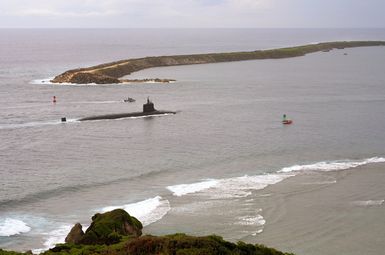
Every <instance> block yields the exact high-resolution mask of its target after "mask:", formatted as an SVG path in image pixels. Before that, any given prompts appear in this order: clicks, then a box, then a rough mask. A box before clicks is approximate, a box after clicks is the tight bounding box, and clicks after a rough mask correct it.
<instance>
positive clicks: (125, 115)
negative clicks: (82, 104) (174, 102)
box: [79, 111, 176, 121]
mask: <svg viewBox="0 0 385 255" xmlns="http://www.w3.org/2000/svg"><path fill="white" fill-rule="evenodd" d="M159 114H176V112H171V111H151V112H130V113H117V114H105V115H96V116H90V117H85V118H82V119H79V121H88V120H112V119H121V118H130V117H143V116H151V115H159Z"/></svg>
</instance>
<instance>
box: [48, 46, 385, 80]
mask: <svg viewBox="0 0 385 255" xmlns="http://www.w3.org/2000/svg"><path fill="white" fill-rule="evenodd" d="M365 46H385V41H342V42H325V43H318V44H309V45H302V46H297V47H288V48H279V49H271V50H256V51H250V52H229V53H208V54H193V55H174V56H158V57H145V58H136V59H127V60H121V61H116V62H111V63H106V64H101V65H97V66H92V67H87V68H79V69H73V70H69V71H66V72H64V73H62V74H60V75H58V76H56V77H55V78H54V79H52V80H51V82H53V83H58V84H60V83H75V84H87V83H95V84H114V83H122V82H128V81H129V80H121V79H119V78H121V77H123V76H125V75H129V74H131V73H133V72H137V71H140V70H143V69H147V68H151V67H161V66H177V65H194V64H208V63H219V62H231V61H242V60H256V59H278V58H291V57H299V56H304V55H306V54H308V53H313V52H318V51H322V52H327V51H330V50H332V49H344V48H351V47H365ZM152 80H153V81H157V82H170V81H172V80H169V79H164V80H162V79H144V80H136V82H146V81H152ZM134 81H135V80H134Z"/></svg>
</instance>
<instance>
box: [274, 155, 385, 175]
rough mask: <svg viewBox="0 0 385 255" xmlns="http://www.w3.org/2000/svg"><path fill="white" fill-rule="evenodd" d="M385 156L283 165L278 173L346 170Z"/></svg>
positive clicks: (378, 161)
mask: <svg viewBox="0 0 385 255" xmlns="http://www.w3.org/2000/svg"><path fill="white" fill-rule="evenodd" d="M383 162H385V158H382V157H373V158H367V159H363V160H337V161H322V162H317V163H314V164H309V165H294V166H290V167H284V168H282V169H281V170H280V171H278V172H280V173H289V172H295V171H336V170H346V169H349V168H355V167H359V166H363V165H367V164H371V163H383Z"/></svg>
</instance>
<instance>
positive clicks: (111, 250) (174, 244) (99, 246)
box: [0, 209, 290, 255]
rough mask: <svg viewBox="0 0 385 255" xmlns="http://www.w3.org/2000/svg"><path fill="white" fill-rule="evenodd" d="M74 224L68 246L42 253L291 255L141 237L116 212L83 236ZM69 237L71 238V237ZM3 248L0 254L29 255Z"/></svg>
mask: <svg viewBox="0 0 385 255" xmlns="http://www.w3.org/2000/svg"><path fill="white" fill-rule="evenodd" d="M81 228H82V227H81V225H80V224H79V223H77V224H75V226H74V227H73V228H72V230H71V231H70V233H69V234H68V236H67V238H66V243H65V244H58V245H56V246H55V247H54V248H52V249H50V250H48V251H46V252H44V253H42V254H43V255H98V254H100V255H148V254H158V255H290V254H289V253H283V252H280V251H277V250H275V249H273V248H268V247H265V246H263V245H258V244H256V245H253V244H246V243H244V242H238V243H237V244H235V243H231V242H227V241H225V240H223V238H222V237H220V236H216V235H211V236H204V237H194V236H188V235H186V234H173V235H166V236H159V237H158V236H151V235H146V236H140V235H141V234H142V232H141V229H142V223H141V222H140V221H138V220H137V219H136V218H134V217H131V216H130V215H129V214H128V213H127V212H126V211H124V210H122V209H116V210H113V211H111V212H106V213H103V214H100V213H97V214H95V215H94V216H93V217H92V223H91V226H90V227H89V228H88V229H87V231H86V233H83V231H82V229H81ZM69 237H70V238H69ZM28 254H31V252H27V253H18V252H12V251H3V250H1V249H0V255H28Z"/></svg>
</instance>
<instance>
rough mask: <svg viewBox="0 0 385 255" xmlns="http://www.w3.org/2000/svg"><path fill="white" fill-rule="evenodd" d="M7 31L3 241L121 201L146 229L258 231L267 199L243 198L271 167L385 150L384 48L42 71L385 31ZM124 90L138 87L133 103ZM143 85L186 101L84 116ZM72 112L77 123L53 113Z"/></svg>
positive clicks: (0, 42) (0, 73)
mask: <svg viewBox="0 0 385 255" xmlns="http://www.w3.org/2000/svg"><path fill="white" fill-rule="evenodd" d="M0 33H1V34H3V35H4V36H1V37H0V38H1V39H0V49H1V54H2V56H3V57H2V58H1V60H0V78H1V80H0V102H1V103H0V138H1V144H0V167H1V171H0V186H1V190H0V247H2V248H7V249H18V250H27V249H31V248H34V249H39V248H47V247H48V246H50V245H52V244H53V243H55V242H58V241H60V240H61V239H62V238H63V236H65V233H66V232H67V231H68V228H69V227H70V226H71V225H73V224H74V223H75V222H78V221H80V222H81V223H82V224H84V225H88V224H89V219H90V217H91V216H92V215H93V214H94V213H95V212H98V211H102V210H103V208H104V209H105V208H106V207H108V206H112V207H115V206H123V205H125V208H135V210H134V211H133V212H131V213H132V214H134V215H135V214H137V215H136V216H137V217H138V218H140V219H141V220H144V221H146V222H148V224H149V225H147V227H146V228H145V231H149V232H151V233H154V232H156V233H173V232H188V233H192V234H199V235H203V234H210V233H218V234H221V235H223V236H225V238H227V239H229V240H239V239H241V240H243V239H245V238H247V237H248V236H250V235H258V233H260V232H261V231H263V223H264V220H263V212H261V211H260V209H261V208H260V207H259V206H258V205H255V204H253V203H250V201H249V202H248V199H250V197H249V196H250V195H251V194H252V192H253V190H259V189H261V188H263V187H265V186H266V185H271V184H274V183H275V182H278V181H280V180H282V179H284V178H286V175H285V174H284V173H281V174H278V175H277V171H279V170H281V169H283V168H285V167H286V168H287V167H292V166H293V165H314V164H316V163H317V162H325V161H332V163H331V164H326V165H327V167H326V168H328V167H329V166H330V167H332V166H335V164H336V163H341V164H343V165H348V166H350V165H351V164H353V165H354V162H355V163H357V162H358V163H359V164H360V163H362V164H364V163H365V164H366V163H370V160H368V159H370V158H373V157H378V158H376V159H374V161H376V162H377V161H379V162H381V161H383V158H382V157H384V156H385V149H384V148H385V132H384V131H385V130H384V129H385V119H384V118H383V116H384V113H385V74H384V73H383V66H385V51H384V47H366V48H353V49H346V50H333V51H331V52H328V53H324V52H322V53H314V54H310V55H307V56H305V57H298V58H291V59H280V60H262V61H244V62H234V63H219V64H208V65H195V66H179V67H167V68H153V69H148V70H144V71H141V72H138V73H135V74H133V75H132V76H131V77H132V78H173V79H176V80H177V82H175V83H172V84H130V85H100V86H93V85H83V86H71V85H64V86H58V85H51V84H47V83H41V82H39V81H37V80H41V79H45V78H48V77H52V76H54V75H55V74H58V73H60V72H62V71H64V70H66V69H69V68H75V67H80V66H87V65H91V64H97V63H102V62H104V61H113V60H117V59H122V58H123V59H124V58H128V57H139V56H149V55H166V54H182V53H198V52H223V51H239V50H254V49H262V48H274V47H280V46H290V45H299V44H306V43H311V42H318V41H333V40H347V39H349V40H353V39H356V40H359V39H382V40H385V30H247V29H246V30H203V31H201V30H187V31H185V30H161V31H158V30H144V31H141V30H58V31H57V30H0ZM106 34H107V35H108V36H106ZM63 38H66V39H63ZM165 38H168V39H169V40H165ZM344 53H347V55H344ZM53 95H55V96H56V97H57V100H58V101H57V103H56V104H52V102H51V98H52V96H53ZM127 96H130V97H133V98H135V99H136V100H137V101H136V102H135V103H129V104H128V103H124V102H123V99H124V98H126V97H127ZM147 96H150V98H151V99H152V100H153V101H154V102H155V106H156V108H157V109H160V110H172V111H178V113H177V114H176V115H172V116H162V117H152V118H139V119H138V118H136V119H121V120H106V121H94V122H93V121H87V122H77V121H76V120H77V119H78V118H81V117H85V116H90V115H95V114H107V113H120V112H127V111H138V110H140V109H141V107H142V105H141V104H142V103H143V102H144V101H145V99H146V97H147ZM284 113H286V114H287V115H288V117H289V118H291V119H293V120H294V123H293V124H292V125H291V126H282V124H281V122H280V121H281V117H282V114H284ZM64 116H65V117H67V119H69V120H70V122H68V123H60V121H59V120H60V118H61V117H64ZM335 161H336V162H335ZM352 162H353V163H352ZM316 165H317V164H316ZM321 165H322V164H321ZM287 174H289V175H290V174H293V173H292V172H289V173H287ZM245 176H246V177H245ZM181 184H193V185H187V186H180V185H181ZM178 185H179V186H178ZM176 187H177V188H178V190H179V192H181V193H179V195H180V196H177V195H178V193H175V188H176ZM199 191H201V192H199ZM192 192H195V193H192ZM181 194H184V195H181ZM138 208H139V209H138ZM128 210H129V209H128ZM224 212H226V214H224ZM186 215H187V216H186ZM212 219H215V220H212ZM181 220H183V225H181ZM9 222H11V223H12V222H13V224H9ZM15 222H18V224H15ZM152 222H156V226H157V227H159V228H157V229H155V228H154V227H152V225H151V223H152ZM173 222H174V223H175V224H171V223H173ZM196 222H202V224H196ZM23 223H24V224H25V225H23ZM163 223H164V224H163ZM162 224H163V225H162ZM162 226H165V229H161V228H160V227H162ZM27 227H28V228H30V229H28V228H27ZM229 229H230V230H231V231H229ZM10 231H11V232H10ZM10 233H11V234H10Z"/></svg>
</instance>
